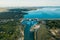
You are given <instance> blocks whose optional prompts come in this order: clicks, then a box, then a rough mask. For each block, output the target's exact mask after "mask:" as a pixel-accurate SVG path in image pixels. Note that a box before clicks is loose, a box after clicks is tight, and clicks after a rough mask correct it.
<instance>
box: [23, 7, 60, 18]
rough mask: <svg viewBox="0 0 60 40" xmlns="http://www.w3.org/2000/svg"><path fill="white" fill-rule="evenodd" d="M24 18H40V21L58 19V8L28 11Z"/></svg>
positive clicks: (59, 10) (59, 13)
mask: <svg viewBox="0 0 60 40" xmlns="http://www.w3.org/2000/svg"><path fill="white" fill-rule="evenodd" d="M27 13H28V14H27V15H24V18H41V19H43V18H44V19H50V18H51V19H53V18H60V8H43V9H37V10H32V11H28V12H27Z"/></svg>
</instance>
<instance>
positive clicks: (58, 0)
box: [0, 0, 60, 7]
mask: <svg viewBox="0 0 60 40" xmlns="http://www.w3.org/2000/svg"><path fill="white" fill-rule="evenodd" d="M33 6H34V7H35V6H60V0H0V7H33Z"/></svg>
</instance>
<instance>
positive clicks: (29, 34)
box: [22, 20, 37, 40]
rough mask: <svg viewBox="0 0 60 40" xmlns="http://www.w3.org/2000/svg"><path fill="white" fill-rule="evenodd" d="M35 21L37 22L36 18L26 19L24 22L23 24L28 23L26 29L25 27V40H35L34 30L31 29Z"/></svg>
mask: <svg viewBox="0 0 60 40" xmlns="http://www.w3.org/2000/svg"><path fill="white" fill-rule="evenodd" d="M35 23H37V21H36V20H34V21H27V20H24V21H23V22H22V24H23V25H26V26H25V29H24V40H34V32H31V31H30V28H31V27H32V26H33V25H34V24H35Z"/></svg>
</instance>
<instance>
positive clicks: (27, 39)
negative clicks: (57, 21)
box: [22, 8, 60, 40]
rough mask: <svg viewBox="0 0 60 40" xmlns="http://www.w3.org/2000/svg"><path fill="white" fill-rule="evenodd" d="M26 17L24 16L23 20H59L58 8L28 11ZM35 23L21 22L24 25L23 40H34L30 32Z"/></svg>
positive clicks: (34, 21) (59, 10) (59, 12)
mask: <svg viewBox="0 0 60 40" xmlns="http://www.w3.org/2000/svg"><path fill="white" fill-rule="evenodd" d="M27 13H28V14H27V15H24V18H40V19H43V18H44V19H53V18H60V8H43V9H37V10H32V11H28V12H27ZM35 23H37V21H36V20H33V21H31V20H30V21H28V20H24V21H23V22H22V24H23V25H26V27H25V29H24V40H34V32H31V31H30V28H31V27H32V25H34V24H35Z"/></svg>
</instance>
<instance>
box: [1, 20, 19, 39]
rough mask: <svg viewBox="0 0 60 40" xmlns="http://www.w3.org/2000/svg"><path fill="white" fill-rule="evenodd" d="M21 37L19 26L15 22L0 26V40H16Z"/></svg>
mask: <svg viewBox="0 0 60 40" xmlns="http://www.w3.org/2000/svg"><path fill="white" fill-rule="evenodd" d="M19 35H20V30H19V26H18V25H17V23H16V22H15V21H9V22H7V23H3V24H0V40H16V39H17V38H19Z"/></svg>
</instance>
